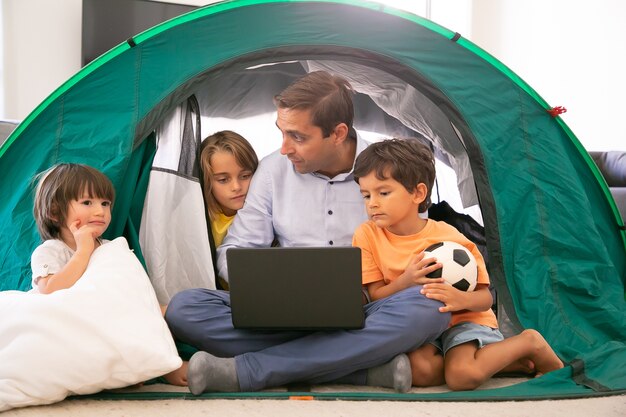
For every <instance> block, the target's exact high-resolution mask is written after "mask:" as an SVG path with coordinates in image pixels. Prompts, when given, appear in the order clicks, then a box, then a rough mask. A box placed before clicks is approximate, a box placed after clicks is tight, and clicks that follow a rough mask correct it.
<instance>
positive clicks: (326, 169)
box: [166, 71, 450, 394]
mask: <svg viewBox="0 0 626 417" xmlns="http://www.w3.org/2000/svg"><path fill="white" fill-rule="evenodd" d="M274 101H275V104H276V107H277V120H276V125H277V127H278V129H279V130H280V131H281V133H282V136H283V141H282V146H281V148H280V151H277V152H274V153H273V154H271V155H269V156H267V157H266V158H264V159H263V161H261V163H260V165H259V167H258V170H257V172H256V173H255V175H254V178H253V180H252V184H251V185H250V189H249V192H248V196H247V199H246V203H245V205H244V207H243V208H242V209H241V210H240V211H239V212H238V214H237V217H236V218H235V221H234V223H233V225H232V226H231V228H230V230H229V232H228V235H227V236H226V238H225V240H224V243H223V245H222V246H221V247H220V248H219V249H218V269H219V273H220V276H222V277H223V278H224V279H226V280H228V271H227V270H226V251H227V250H228V248H231V247H267V246H270V245H271V244H272V242H273V241H274V239H276V240H277V241H278V243H279V244H280V246H334V245H339V246H349V245H351V242H352V234H353V232H354V230H355V229H356V227H357V226H358V225H359V224H361V223H362V222H364V221H365V220H366V219H367V216H366V214H365V209H364V205H363V200H362V196H361V194H360V192H359V188H358V186H357V184H356V183H355V182H354V178H353V175H352V169H353V166H354V160H355V158H356V156H357V155H358V154H359V153H360V152H361V151H362V150H363V149H365V147H366V146H367V143H366V142H364V141H363V140H361V139H360V138H358V137H357V134H356V132H355V130H354V129H353V127H352V123H353V118H354V109H353V103H352V89H351V87H350V85H349V83H348V82H347V81H346V80H344V79H343V78H341V77H336V76H332V75H330V74H328V73H326V72H323V71H317V72H312V73H310V74H307V75H305V76H304V77H302V78H300V79H298V80H296V81H295V82H294V83H293V84H292V85H290V86H289V87H287V88H286V89H285V90H284V91H283V92H282V93H281V94H279V95H277V96H276V97H275V98H274ZM420 289H421V287H414V288H411V289H408V290H406V291H402V292H399V293H397V294H394V295H393V296H391V297H388V298H386V299H385V300H380V302H378V301H377V302H373V303H368V304H366V305H365V307H364V309H365V317H366V321H365V326H364V328H363V329H361V330H356V331H355V330H351V331H334V332H313V333H305V332H258V331H254V332H252V331H247V330H240V329H235V328H233V325H232V319H231V310H230V299H229V296H228V293H226V292H223V291H212V290H206V289H193V290H187V291H183V292H181V293H179V294H177V295H176V296H174V298H172V300H171V302H170V305H169V307H168V310H167V313H166V320H167V322H168V324H169V326H170V329H171V330H172V333H173V334H174V336H176V337H177V338H178V339H180V340H182V341H184V342H186V343H188V344H191V345H193V346H195V347H197V348H198V349H200V350H201V351H202V352H198V353H196V354H195V355H194V356H193V357H192V358H191V360H190V363H189V372H188V380H189V387H190V390H191V392H192V393H194V394H199V393H201V392H205V391H227V392H228V391H256V390H261V389H264V388H268V387H273V386H278V385H284V384H287V383H290V382H295V381H306V382H309V383H321V382H328V381H335V380H337V379H339V378H341V381H342V382H350V383H354V384H360V385H376V386H386V387H390V388H395V389H396V390H398V391H407V390H408V389H409V388H410V385H411V371H410V365H409V363H408V358H407V357H406V355H404V354H402V353H403V352H407V351H410V350H413V349H415V348H417V347H419V346H421V345H422V344H423V343H425V342H428V341H431V340H434V339H435V338H437V337H438V336H439V334H441V333H442V332H443V331H444V330H445V329H446V328H447V326H448V323H449V320H450V316H449V315H448V314H442V313H440V312H439V311H438V308H439V307H440V306H441V303H439V302H436V301H432V300H429V299H427V298H426V297H424V296H423V295H422V294H420ZM214 355H215V356H214Z"/></svg>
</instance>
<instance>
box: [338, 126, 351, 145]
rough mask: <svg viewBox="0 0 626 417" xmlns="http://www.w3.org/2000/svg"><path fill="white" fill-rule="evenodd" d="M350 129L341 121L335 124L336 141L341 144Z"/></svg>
mask: <svg viewBox="0 0 626 417" xmlns="http://www.w3.org/2000/svg"><path fill="white" fill-rule="evenodd" d="M348 131H349V129H348V125H347V124H345V123H339V124H338V125H337V126H335V130H334V133H335V143H336V144H340V143H342V142H343V141H345V140H346V139H347V137H348Z"/></svg>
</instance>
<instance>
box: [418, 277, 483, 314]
mask: <svg viewBox="0 0 626 417" xmlns="http://www.w3.org/2000/svg"><path fill="white" fill-rule="evenodd" d="M422 294H424V295H425V296H426V297H427V298H432V299H433V300H437V301H441V302H442V303H444V304H445V306H443V307H440V308H439V311H440V312H442V313H445V312H452V311H460V310H469V311H487V310H489V309H490V308H491V305H492V303H493V297H492V296H491V292H490V291H489V286H488V285H487V284H478V285H477V286H476V289H475V290H474V291H469V292H465V291H460V290H457V289H456V288H454V287H453V286H452V285H450V284H446V283H442V284H439V283H437V284H426V285H424V288H423V289H422Z"/></svg>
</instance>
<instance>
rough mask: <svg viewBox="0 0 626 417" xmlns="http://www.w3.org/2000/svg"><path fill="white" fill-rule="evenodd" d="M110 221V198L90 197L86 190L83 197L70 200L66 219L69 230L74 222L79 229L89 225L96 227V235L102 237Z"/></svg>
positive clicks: (66, 226) (66, 227)
mask: <svg viewBox="0 0 626 417" xmlns="http://www.w3.org/2000/svg"><path fill="white" fill-rule="evenodd" d="M110 223H111V201H110V200H107V199H104V198H97V197H89V193H87V192H84V193H83V196H82V198H79V199H78V200H72V201H70V206H69V210H68V212H67V219H65V229H67V230H69V228H70V225H71V224H74V226H76V228H77V229H80V228H81V227H85V226H88V227H92V228H94V229H95V233H94V236H95V237H100V236H102V234H103V233H104V231H105V230H106V229H107V227H109V224H110Z"/></svg>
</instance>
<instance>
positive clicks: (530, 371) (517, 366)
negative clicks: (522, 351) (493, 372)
mask: <svg viewBox="0 0 626 417" xmlns="http://www.w3.org/2000/svg"><path fill="white" fill-rule="evenodd" d="M535 373H536V370H535V363H534V362H533V361H531V360H530V359H525V358H522V359H520V360H518V361H515V362H513V363H512V364H510V365H507V366H505V367H504V368H502V369H501V370H500V371H498V373H497V375H500V374H527V375H534V374H535Z"/></svg>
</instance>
